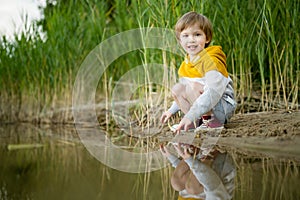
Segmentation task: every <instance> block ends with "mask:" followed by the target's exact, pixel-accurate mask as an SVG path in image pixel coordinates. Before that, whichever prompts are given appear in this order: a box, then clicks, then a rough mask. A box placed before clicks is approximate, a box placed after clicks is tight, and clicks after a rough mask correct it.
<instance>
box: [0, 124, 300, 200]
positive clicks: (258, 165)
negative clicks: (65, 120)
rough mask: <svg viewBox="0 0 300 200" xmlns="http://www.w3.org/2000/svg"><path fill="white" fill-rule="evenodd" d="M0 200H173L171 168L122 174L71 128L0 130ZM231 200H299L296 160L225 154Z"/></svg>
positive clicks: (11, 128)
mask: <svg viewBox="0 0 300 200" xmlns="http://www.w3.org/2000/svg"><path fill="white" fill-rule="evenodd" d="M0 147H1V149H0V199H1V200H2V199H45V200H48V199H49V200H50V199H101V200H102V199H103V200H104V199H108V200H115V199H122V200H126V199H128V200H135V199H136V200H140V199H153V200H154V199H155V200H157V199H159V200H160V199H162V200H170V199H177V198H176V197H177V193H176V192H175V191H174V190H173V189H172V188H171V186H170V182H169V179H170V176H171V173H172V170H173V169H172V168H171V167H170V166H168V167H164V168H162V169H160V170H157V171H154V172H150V173H126V172H121V171H118V170H115V169H111V168H109V167H107V166H105V165H104V164H102V163H101V162H99V161H98V160H97V159H95V158H94V157H93V156H92V155H91V154H90V153H89V152H88V151H87V150H86V148H85V147H84V146H83V145H82V143H81V141H80V139H79V137H78V135H77V133H76V131H75V129H74V128H73V127H72V126H63V127H50V126H47V127H46V126H43V127H37V126H33V125H28V124H26V125H24V124H23V125H22V124H19V125H2V126H0ZM229 153H230V154H232V156H233V158H234V160H235V162H236V167H237V176H236V177H235V185H236V187H235V188H236V189H235V197H234V199H241V200H247V199H249V200H250V199H251V200H252V199H299V198H300V192H299V190H298V186H299V185H300V176H299V158H297V157H295V158H291V157H288V158H287V157H286V158H285V157H279V158H278V157H274V158H272V157H270V156H256V157H255V156H253V155H251V156H249V154H248V155H247V154H245V155H243V154H242V153H241V151H238V150H237V151H230V152H229Z"/></svg>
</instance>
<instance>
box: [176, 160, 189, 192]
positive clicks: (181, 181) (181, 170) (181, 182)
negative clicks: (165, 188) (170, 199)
mask: <svg viewBox="0 0 300 200" xmlns="http://www.w3.org/2000/svg"><path fill="white" fill-rule="evenodd" d="M189 174H190V168H189V166H188V165H187V164H186V163H185V161H184V160H182V161H180V163H179V164H178V165H177V167H176V168H175V171H174V173H173V175H172V178H171V185H172V187H173V188H174V190H176V191H181V190H184V189H185V184H186V181H187V179H188V177H189Z"/></svg>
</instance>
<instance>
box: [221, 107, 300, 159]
mask: <svg viewBox="0 0 300 200" xmlns="http://www.w3.org/2000/svg"><path fill="white" fill-rule="evenodd" d="M220 136H221V137H220V139H219V141H218V144H219V145H220V146H224V147H226V148H227V149H228V148H229V149H234V151H240V152H241V153H243V154H247V155H249V156H251V155H257V154H262V155H265V156H271V157H277V158H281V159H296V160H298V161H300V112H299V111H290V112H288V111H277V112H258V113H251V114H236V115H235V116H233V118H232V119H231V122H230V123H228V124H226V125H225V127H224V129H223V130H222V132H221V134H220Z"/></svg>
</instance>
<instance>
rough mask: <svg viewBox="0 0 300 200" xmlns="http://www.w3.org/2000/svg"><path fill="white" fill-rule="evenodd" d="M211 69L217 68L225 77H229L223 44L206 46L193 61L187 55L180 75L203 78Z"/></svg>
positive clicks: (179, 71)
mask: <svg viewBox="0 0 300 200" xmlns="http://www.w3.org/2000/svg"><path fill="white" fill-rule="evenodd" d="M211 70H216V71H218V72H220V73H221V74H222V75H223V76H224V77H226V78H227V77H228V72H227V69H226V55H225V53H224V52H223V51H222V47H221V46H211V47H207V48H205V49H204V50H202V51H201V52H200V53H199V54H198V55H197V56H196V58H195V59H193V60H192V61H190V59H189V57H188V56H186V58H185V60H184V61H183V62H182V64H181V65H180V67H179V70H178V75H179V77H189V78H203V77H204V76H205V73H206V72H208V71H211Z"/></svg>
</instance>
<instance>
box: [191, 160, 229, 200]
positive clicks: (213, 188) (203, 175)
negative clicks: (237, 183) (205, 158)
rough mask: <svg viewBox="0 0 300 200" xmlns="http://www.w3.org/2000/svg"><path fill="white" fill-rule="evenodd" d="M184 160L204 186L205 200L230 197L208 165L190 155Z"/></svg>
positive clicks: (220, 199)
mask: <svg viewBox="0 0 300 200" xmlns="http://www.w3.org/2000/svg"><path fill="white" fill-rule="evenodd" d="M185 162H186V163H187V164H188V165H189V167H190V169H191V170H192V172H193V174H194V175H195V177H196V178H197V180H198V181H199V183H200V184H202V185H203V187H204V192H205V196H206V198H205V199H206V200H218V199H219V200H227V199H231V197H230V195H229V194H228V192H227V190H226V188H225V186H224V184H223V183H222V180H221V178H220V177H219V176H218V175H217V174H216V172H215V171H214V170H213V169H212V168H211V167H210V166H208V165H206V164H204V163H202V162H201V161H199V160H197V159H193V157H190V158H189V159H186V160H185Z"/></svg>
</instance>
